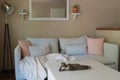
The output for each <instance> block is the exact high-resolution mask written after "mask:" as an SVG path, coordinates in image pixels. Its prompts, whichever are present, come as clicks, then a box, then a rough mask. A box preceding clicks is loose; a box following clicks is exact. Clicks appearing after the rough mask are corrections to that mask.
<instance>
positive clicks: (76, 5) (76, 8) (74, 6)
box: [72, 4, 79, 13]
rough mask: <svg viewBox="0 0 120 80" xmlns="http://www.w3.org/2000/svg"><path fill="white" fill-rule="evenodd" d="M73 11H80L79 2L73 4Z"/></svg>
mask: <svg viewBox="0 0 120 80" xmlns="http://www.w3.org/2000/svg"><path fill="white" fill-rule="evenodd" d="M72 11H73V13H79V5H78V4H75V5H73V8H72Z"/></svg>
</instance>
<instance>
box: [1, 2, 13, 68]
mask: <svg viewBox="0 0 120 80" xmlns="http://www.w3.org/2000/svg"><path fill="white" fill-rule="evenodd" d="M1 8H2V10H3V11H4V13H5V15H6V16H5V27H4V46H3V70H6V66H7V68H8V70H9V68H10V67H9V66H10V65H11V68H12V67H13V60H12V51H11V42H10V33H9V24H8V19H7V17H8V15H10V14H12V13H13V11H14V8H13V7H12V6H10V5H9V4H8V3H6V2H3V3H2V4H1ZM10 63H11V64H10Z"/></svg>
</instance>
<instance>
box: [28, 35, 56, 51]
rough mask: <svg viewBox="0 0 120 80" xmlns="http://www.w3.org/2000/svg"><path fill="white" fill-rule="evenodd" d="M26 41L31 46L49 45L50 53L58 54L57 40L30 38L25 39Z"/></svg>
mask: <svg viewBox="0 0 120 80" xmlns="http://www.w3.org/2000/svg"><path fill="white" fill-rule="evenodd" d="M26 39H27V40H29V41H30V42H31V45H32V46H40V45H44V44H49V46H50V51H51V52H52V53H57V52H58V39H57V38H30V37H27V38H26Z"/></svg>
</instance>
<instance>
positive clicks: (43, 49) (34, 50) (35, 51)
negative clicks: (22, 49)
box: [29, 45, 50, 57]
mask: <svg viewBox="0 0 120 80" xmlns="http://www.w3.org/2000/svg"><path fill="white" fill-rule="evenodd" d="M29 51H30V56H33V57H37V56H43V55H46V54H49V53H50V49H49V45H41V46H29Z"/></svg>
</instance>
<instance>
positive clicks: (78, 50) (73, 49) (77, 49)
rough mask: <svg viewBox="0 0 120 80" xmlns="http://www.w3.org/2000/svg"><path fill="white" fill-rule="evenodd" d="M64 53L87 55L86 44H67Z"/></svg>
mask: <svg viewBox="0 0 120 80" xmlns="http://www.w3.org/2000/svg"><path fill="white" fill-rule="evenodd" d="M66 54H69V55H77V54H81V55H87V48H86V45H69V46H67V47H66Z"/></svg>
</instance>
